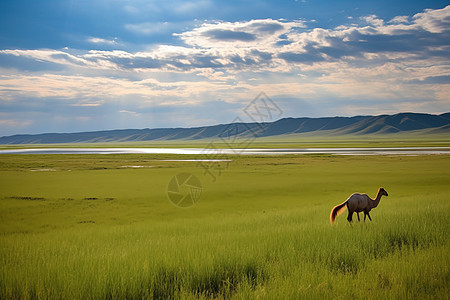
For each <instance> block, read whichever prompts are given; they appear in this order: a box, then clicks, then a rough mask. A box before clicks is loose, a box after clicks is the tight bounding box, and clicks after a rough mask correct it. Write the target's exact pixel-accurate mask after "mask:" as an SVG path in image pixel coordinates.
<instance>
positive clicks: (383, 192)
mask: <svg viewBox="0 0 450 300" xmlns="http://www.w3.org/2000/svg"><path fill="white" fill-rule="evenodd" d="M380 193H381V195H383V196H387V195H388V193H387V192H386V190H385V189H384V188H380Z"/></svg>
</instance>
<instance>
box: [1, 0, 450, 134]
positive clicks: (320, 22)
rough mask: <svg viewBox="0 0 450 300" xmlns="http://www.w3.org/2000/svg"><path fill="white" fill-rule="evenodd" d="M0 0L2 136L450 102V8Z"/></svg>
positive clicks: (410, 3) (444, 4)
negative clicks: (258, 105)
mask: <svg viewBox="0 0 450 300" xmlns="http://www.w3.org/2000/svg"><path fill="white" fill-rule="evenodd" d="M448 4H449V2H448V1H434V0H428V1H414V0H397V1H392V0H389V1H387V0H376V1H373V0H370V1H348V0H341V1H335V0H297V1H296V0H255V1H249V0H242V1H236V0H227V1H213V0H187V1H180V0H173V1H162V0H161V1H155V0H89V1H87V0H40V1H34V0H28V1H26V0H1V1H0V28H1V29H0V136H4V135H13V134H35V133H44V132H79V131H96V130H109V129H125V128H160V127H195V126H204V125H214V124H221V123H230V122H232V121H233V120H236V118H238V119H239V120H242V121H252V120H251V119H250V118H249V117H248V115H246V114H245V109H246V107H248V106H249V105H250V104H251V103H254V99H255V98H257V97H258V95H261V93H264V94H263V95H264V97H266V98H265V99H267V98H268V99H269V100H270V103H273V104H274V105H276V107H277V109H279V112H280V113H279V115H277V117H321V116H354V115H380V114H394V113H399V112H423V113H436V114H439V113H444V112H449V111H450V60H449V58H450V5H448Z"/></svg>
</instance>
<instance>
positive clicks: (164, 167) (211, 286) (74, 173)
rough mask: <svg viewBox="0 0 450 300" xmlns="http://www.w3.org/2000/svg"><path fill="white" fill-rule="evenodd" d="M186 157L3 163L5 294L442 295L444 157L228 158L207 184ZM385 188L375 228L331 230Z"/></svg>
mask: <svg viewBox="0 0 450 300" xmlns="http://www.w3.org/2000/svg"><path fill="white" fill-rule="evenodd" d="M180 158H183V159H189V158H194V157H187V156H182V157H180V156H170V155H131V154H129V155H1V156H0V298H1V299H48V298H51V299H125V298H126V299H142V298H150V299H151V298H153V299H169V298H195V299H196V298H214V297H217V298H237V299H254V298H261V299H304V298H306V299H324V298H325V299H326V298H338V299H343V298H368V299H387V298H389V299H392V298H403V299H448V295H449V294H450V291H449V286H450V273H449V267H450V255H449V254H450V253H449V249H450V241H449V237H448V236H449V232H450V225H449V221H448V220H449V217H450V202H449V188H448V186H449V183H450V157H448V156H408V157H402V156H394V157H389V156H370V157H352V156H329V155H303V156H280V157H248V156H233V157H231V159H232V161H231V162H228V163H220V165H218V166H220V167H223V169H221V170H220V172H221V173H220V174H219V172H218V169H214V174H215V175H216V176H217V177H216V180H215V181H213V180H212V177H211V176H209V175H208V174H205V172H204V170H203V169H202V168H199V166H198V165H197V163H196V162H186V161H183V162H182V161H166V160H173V159H180ZM131 166H142V167H141V168H132V167H131ZM180 172H189V173H192V174H194V175H196V176H197V177H198V178H199V179H200V180H201V182H202V185H203V194H202V198H201V199H200V201H199V202H198V203H197V204H196V205H195V206H193V207H190V208H184V209H182V208H178V207H176V206H174V205H173V204H172V203H170V201H169V200H168V198H167V194H166V192H167V191H166V190H167V184H168V182H169V180H170V179H171V178H172V177H173V176H174V175H176V174H178V173H180ZM380 186H383V187H384V188H385V189H386V190H387V191H388V192H389V197H387V198H383V199H382V200H381V203H380V205H379V207H377V208H376V209H375V210H373V211H372V212H371V216H372V218H373V222H366V223H363V222H361V223H358V222H355V224H353V226H350V225H348V224H346V220H345V216H340V217H338V220H337V224H336V225H334V226H331V225H330V222H329V213H330V210H331V208H332V207H333V206H334V205H336V204H339V203H341V202H343V201H344V200H345V199H346V198H347V197H348V196H349V194H350V193H352V192H356V191H360V192H367V193H369V195H371V196H374V195H375V193H376V190H377V189H378V187H380Z"/></svg>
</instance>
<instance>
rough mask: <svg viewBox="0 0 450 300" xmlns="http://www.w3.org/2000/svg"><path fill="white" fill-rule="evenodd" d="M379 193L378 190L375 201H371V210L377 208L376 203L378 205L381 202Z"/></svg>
mask: <svg viewBox="0 0 450 300" xmlns="http://www.w3.org/2000/svg"><path fill="white" fill-rule="evenodd" d="M381 196H382V195H381V191H380V190H378V193H377V196H376V197H375V199H373V201H372V208H375V207H377V206H378V203H380V200H381Z"/></svg>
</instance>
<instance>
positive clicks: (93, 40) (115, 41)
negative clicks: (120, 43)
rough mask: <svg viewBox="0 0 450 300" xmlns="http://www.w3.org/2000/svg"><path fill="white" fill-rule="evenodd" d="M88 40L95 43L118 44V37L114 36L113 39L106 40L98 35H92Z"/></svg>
mask: <svg viewBox="0 0 450 300" xmlns="http://www.w3.org/2000/svg"><path fill="white" fill-rule="evenodd" d="M87 41H88V42H90V43H94V44H106V45H116V44H117V38H113V39H112V40H106V39H102V38H98V37H90V38H88V39H87Z"/></svg>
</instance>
